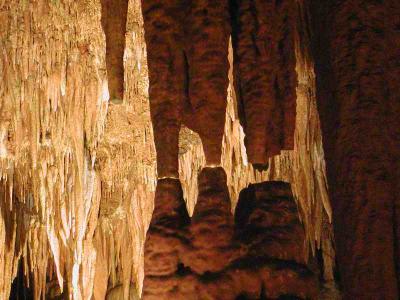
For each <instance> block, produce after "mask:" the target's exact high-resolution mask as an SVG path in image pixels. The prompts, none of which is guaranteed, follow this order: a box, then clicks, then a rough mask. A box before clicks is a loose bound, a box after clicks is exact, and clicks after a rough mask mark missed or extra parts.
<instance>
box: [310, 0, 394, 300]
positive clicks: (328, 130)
mask: <svg viewBox="0 0 400 300" xmlns="http://www.w3.org/2000/svg"><path fill="white" fill-rule="evenodd" d="M310 4H311V17H312V20H313V32H314V36H313V44H314V45H313V46H314V52H315V53H314V54H315V59H316V75H317V84H318V86H317V88H318V95H317V96H318V105H319V111H320V116H321V124H322V129H323V140H324V148H325V154H326V158H327V171H328V181H329V186H330V187H331V188H330V192H331V202H332V205H333V214H334V228H335V238H336V247H337V259H338V265H339V270H340V275H341V284H342V287H343V292H344V298H345V299H398V298H399V281H398V277H397V276H398V273H397V275H396V260H398V257H399V253H398V252H397V254H396V251H398V240H399V235H398V233H399V222H398V207H399V201H400V200H399V186H398V178H399V177H398V174H399V161H400V160H399V157H400V155H399V152H400V146H399V136H400V135H399V127H400V126H399V108H400V101H399V93H398V92H399V89H398V87H399V84H398V79H395V78H398V77H397V76H398V74H399V51H398V44H399V28H400V27H399V24H400V21H399V15H400V14H399V12H400V3H399V2H398V1H362V0H358V1H336V0H331V1H326V2H324V3H323V4H322V2H321V1H310ZM396 45H397V46H396ZM395 99H396V100H395ZM395 115H396V117H395Z"/></svg>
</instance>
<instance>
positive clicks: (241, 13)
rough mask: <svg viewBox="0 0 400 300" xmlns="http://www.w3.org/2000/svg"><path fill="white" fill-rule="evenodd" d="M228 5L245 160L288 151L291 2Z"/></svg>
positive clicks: (261, 161)
mask: <svg viewBox="0 0 400 300" xmlns="http://www.w3.org/2000/svg"><path fill="white" fill-rule="evenodd" d="M231 2H232V5H231V6H232V17H233V50H234V56H235V63H234V67H235V80H236V90H237V95H238V102H239V105H240V107H241V109H242V123H243V127H244V131H245V133H246V149H247V155H248V157H249V161H250V162H251V163H253V164H255V165H265V164H267V162H268V158H270V157H272V156H274V155H278V154H279V153H280V151H281V150H292V149H293V147H294V128H295V120H296V85H297V74H296V70H295V66H296V56H295V30H296V12H297V11H296V1H295V0H282V1H263V0H255V1H250V0H235V1H231Z"/></svg>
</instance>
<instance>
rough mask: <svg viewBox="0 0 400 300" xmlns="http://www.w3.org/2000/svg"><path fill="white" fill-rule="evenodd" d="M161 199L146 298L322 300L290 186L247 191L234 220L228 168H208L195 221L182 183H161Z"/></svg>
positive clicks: (150, 243)
mask: <svg viewBox="0 0 400 300" xmlns="http://www.w3.org/2000/svg"><path fill="white" fill-rule="evenodd" d="M155 201H156V205H155V208H154V214H153V219H152V222H151V224H150V228H149V231H148V234H147V240H146V243H145V275H146V277H145V281H144V294H143V299H171V298H173V299H227V300H233V299H259V298H260V299H261V298H262V297H267V298H268V299H277V298H279V297H284V296H291V297H298V298H299V299H317V294H318V283H317V277H316V276H315V274H313V272H312V271H311V270H310V269H308V267H307V265H306V264H305V261H306V259H305V254H306V251H305V249H306V241H305V239H304V237H305V236H304V229H303V227H302V225H301V224H300V222H299V219H298V213H297V207H296V203H295V202H294V200H293V196H292V193H291V190H290V185H289V184H287V183H283V182H266V183H261V184H257V185H254V186H251V187H249V188H248V189H245V190H244V191H243V192H242V193H241V197H240V201H239V204H238V207H237V209H236V213H235V217H233V215H232V213H231V210H230V202H229V198H228V189H227V186H226V175H225V172H224V170H223V169H222V168H205V169H203V171H202V172H201V173H200V175H199V200H198V203H197V205H196V207H195V211H194V214H193V217H192V218H191V219H189V216H188V214H187V211H186V209H185V204H184V201H183V197H182V191H181V189H180V186H179V182H178V181H177V180H173V179H164V180H161V181H160V183H159V186H158V187H157V193H156V198H155ZM234 219H235V223H234Z"/></svg>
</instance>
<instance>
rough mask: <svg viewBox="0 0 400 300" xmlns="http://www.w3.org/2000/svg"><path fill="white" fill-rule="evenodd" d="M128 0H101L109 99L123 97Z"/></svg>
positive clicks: (113, 99)
mask: <svg viewBox="0 0 400 300" xmlns="http://www.w3.org/2000/svg"><path fill="white" fill-rule="evenodd" d="M128 2H129V1H128V0H101V25H102V26H103V30H104V33H105V36H106V65H107V78H108V90H109V93H110V100H111V101H122V99H123V97H124V51H125V32H126V19H127V15H128Z"/></svg>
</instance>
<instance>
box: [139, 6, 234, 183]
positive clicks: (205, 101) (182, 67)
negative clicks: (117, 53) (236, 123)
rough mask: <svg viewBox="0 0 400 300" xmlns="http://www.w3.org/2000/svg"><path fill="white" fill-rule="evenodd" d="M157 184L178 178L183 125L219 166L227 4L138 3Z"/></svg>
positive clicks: (226, 70)
mask: <svg viewBox="0 0 400 300" xmlns="http://www.w3.org/2000/svg"><path fill="white" fill-rule="evenodd" d="M142 5H143V17H144V28H145V36H146V43H147V51H148V62H149V82H150V88H149V95H150V99H151V101H150V106H151V114H152V121H153V127H154V138H155V144H156V148H157V167H158V176H159V177H160V178H162V177H165V176H169V177H175V178H177V177H178V145H179V143H178V141H179V131H180V128H181V125H182V124H184V125H186V126H187V127H189V128H191V129H192V130H194V131H196V132H197V133H198V134H199V135H200V137H201V139H202V142H203V144H204V145H205V154H206V160H207V162H208V163H209V164H217V165H218V164H220V161H221V151H222V150H221V147H222V136H223V133H224V123H225V107H226V97H227V87H228V66H229V63H228V42H229V35H230V23H229V20H230V18H229V7H228V1H227V0H223V1H218V2H215V1H211V0H200V1H178V0H177V1H166V2H165V1H164V2H160V1H154V0H146V1H142Z"/></svg>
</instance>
